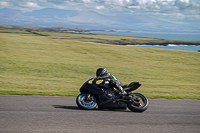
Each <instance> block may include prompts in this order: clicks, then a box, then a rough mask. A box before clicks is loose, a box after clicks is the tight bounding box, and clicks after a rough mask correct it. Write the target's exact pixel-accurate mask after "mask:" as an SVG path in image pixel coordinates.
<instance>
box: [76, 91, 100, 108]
mask: <svg viewBox="0 0 200 133" xmlns="http://www.w3.org/2000/svg"><path fill="white" fill-rule="evenodd" d="M76 104H77V105H78V107H79V108H81V109H84V110H92V109H95V108H96V107H97V100H96V98H95V96H93V95H92V94H87V93H83V94H80V95H78V96H77V98H76Z"/></svg>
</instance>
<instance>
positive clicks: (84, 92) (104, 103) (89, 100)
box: [76, 76, 149, 112]
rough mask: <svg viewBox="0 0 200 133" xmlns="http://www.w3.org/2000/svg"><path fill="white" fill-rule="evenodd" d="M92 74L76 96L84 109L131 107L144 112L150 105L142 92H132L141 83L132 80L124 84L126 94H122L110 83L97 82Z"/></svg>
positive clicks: (134, 110)
mask: <svg viewBox="0 0 200 133" xmlns="http://www.w3.org/2000/svg"><path fill="white" fill-rule="evenodd" d="M93 80H94V77H93V76H90V77H89V78H88V79H87V80H86V82H85V83H84V84H83V85H82V86H81V88H80V94H79V95H78V96H77V98H76V103H77V105H78V107H79V108H81V109H84V110H92V109H95V108H97V106H98V108H101V109H127V107H128V109H130V110H131V111H133V112H143V111H145V110H146V109H147V108H148V106H149V103H148V99H147V98H146V97H145V96H144V95H143V94H140V93H132V91H134V90H136V89H138V88H139V87H140V86H141V84H140V83H139V82H132V83H130V84H129V85H125V86H123V89H124V91H125V92H126V94H123V95H122V94H120V92H119V90H118V89H116V88H114V87H112V86H111V85H110V84H109V83H108V84H102V83H100V84H97V83H96V82H93Z"/></svg>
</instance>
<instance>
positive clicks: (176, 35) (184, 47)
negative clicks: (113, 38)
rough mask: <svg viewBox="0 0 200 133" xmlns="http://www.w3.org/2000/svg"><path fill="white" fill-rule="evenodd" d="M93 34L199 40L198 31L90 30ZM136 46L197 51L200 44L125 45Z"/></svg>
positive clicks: (199, 34)
mask: <svg viewBox="0 0 200 133" xmlns="http://www.w3.org/2000/svg"><path fill="white" fill-rule="evenodd" d="M90 33H94V34H107V35H120V36H135V37H147V38H160V39H170V40H184V41H200V33H161V32H159V33H158V32H156V33H155V32H130V31H128V32H125V31H90ZM127 46H137V47H151V48H161V49H172V50H185V51H199V50H200V46H196V45H175V44H168V45H167V46H159V45H127Z"/></svg>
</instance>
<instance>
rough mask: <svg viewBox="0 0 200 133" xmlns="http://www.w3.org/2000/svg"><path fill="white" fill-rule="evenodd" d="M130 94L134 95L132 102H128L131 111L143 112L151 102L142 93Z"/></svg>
mask: <svg viewBox="0 0 200 133" xmlns="http://www.w3.org/2000/svg"><path fill="white" fill-rule="evenodd" d="M130 95H131V96H132V97H131V98H130V102H129V103H127V106H128V108H129V109H130V110H131V111H133V112H143V111H145V110H146V109H147V108H148V106H149V102H148V99H147V98H146V97H145V96H144V95H142V94H140V93H131V94H130Z"/></svg>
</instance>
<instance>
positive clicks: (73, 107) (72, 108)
mask: <svg viewBox="0 0 200 133" xmlns="http://www.w3.org/2000/svg"><path fill="white" fill-rule="evenodd" d="M52 106H53V107H54V108H60V109H70V110H82V109H80V108H79V107H77V106H64V105H52ZM94 111H115V112H129V111H128V110H126V109H100V108H96V109H94Z"/></svg>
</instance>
